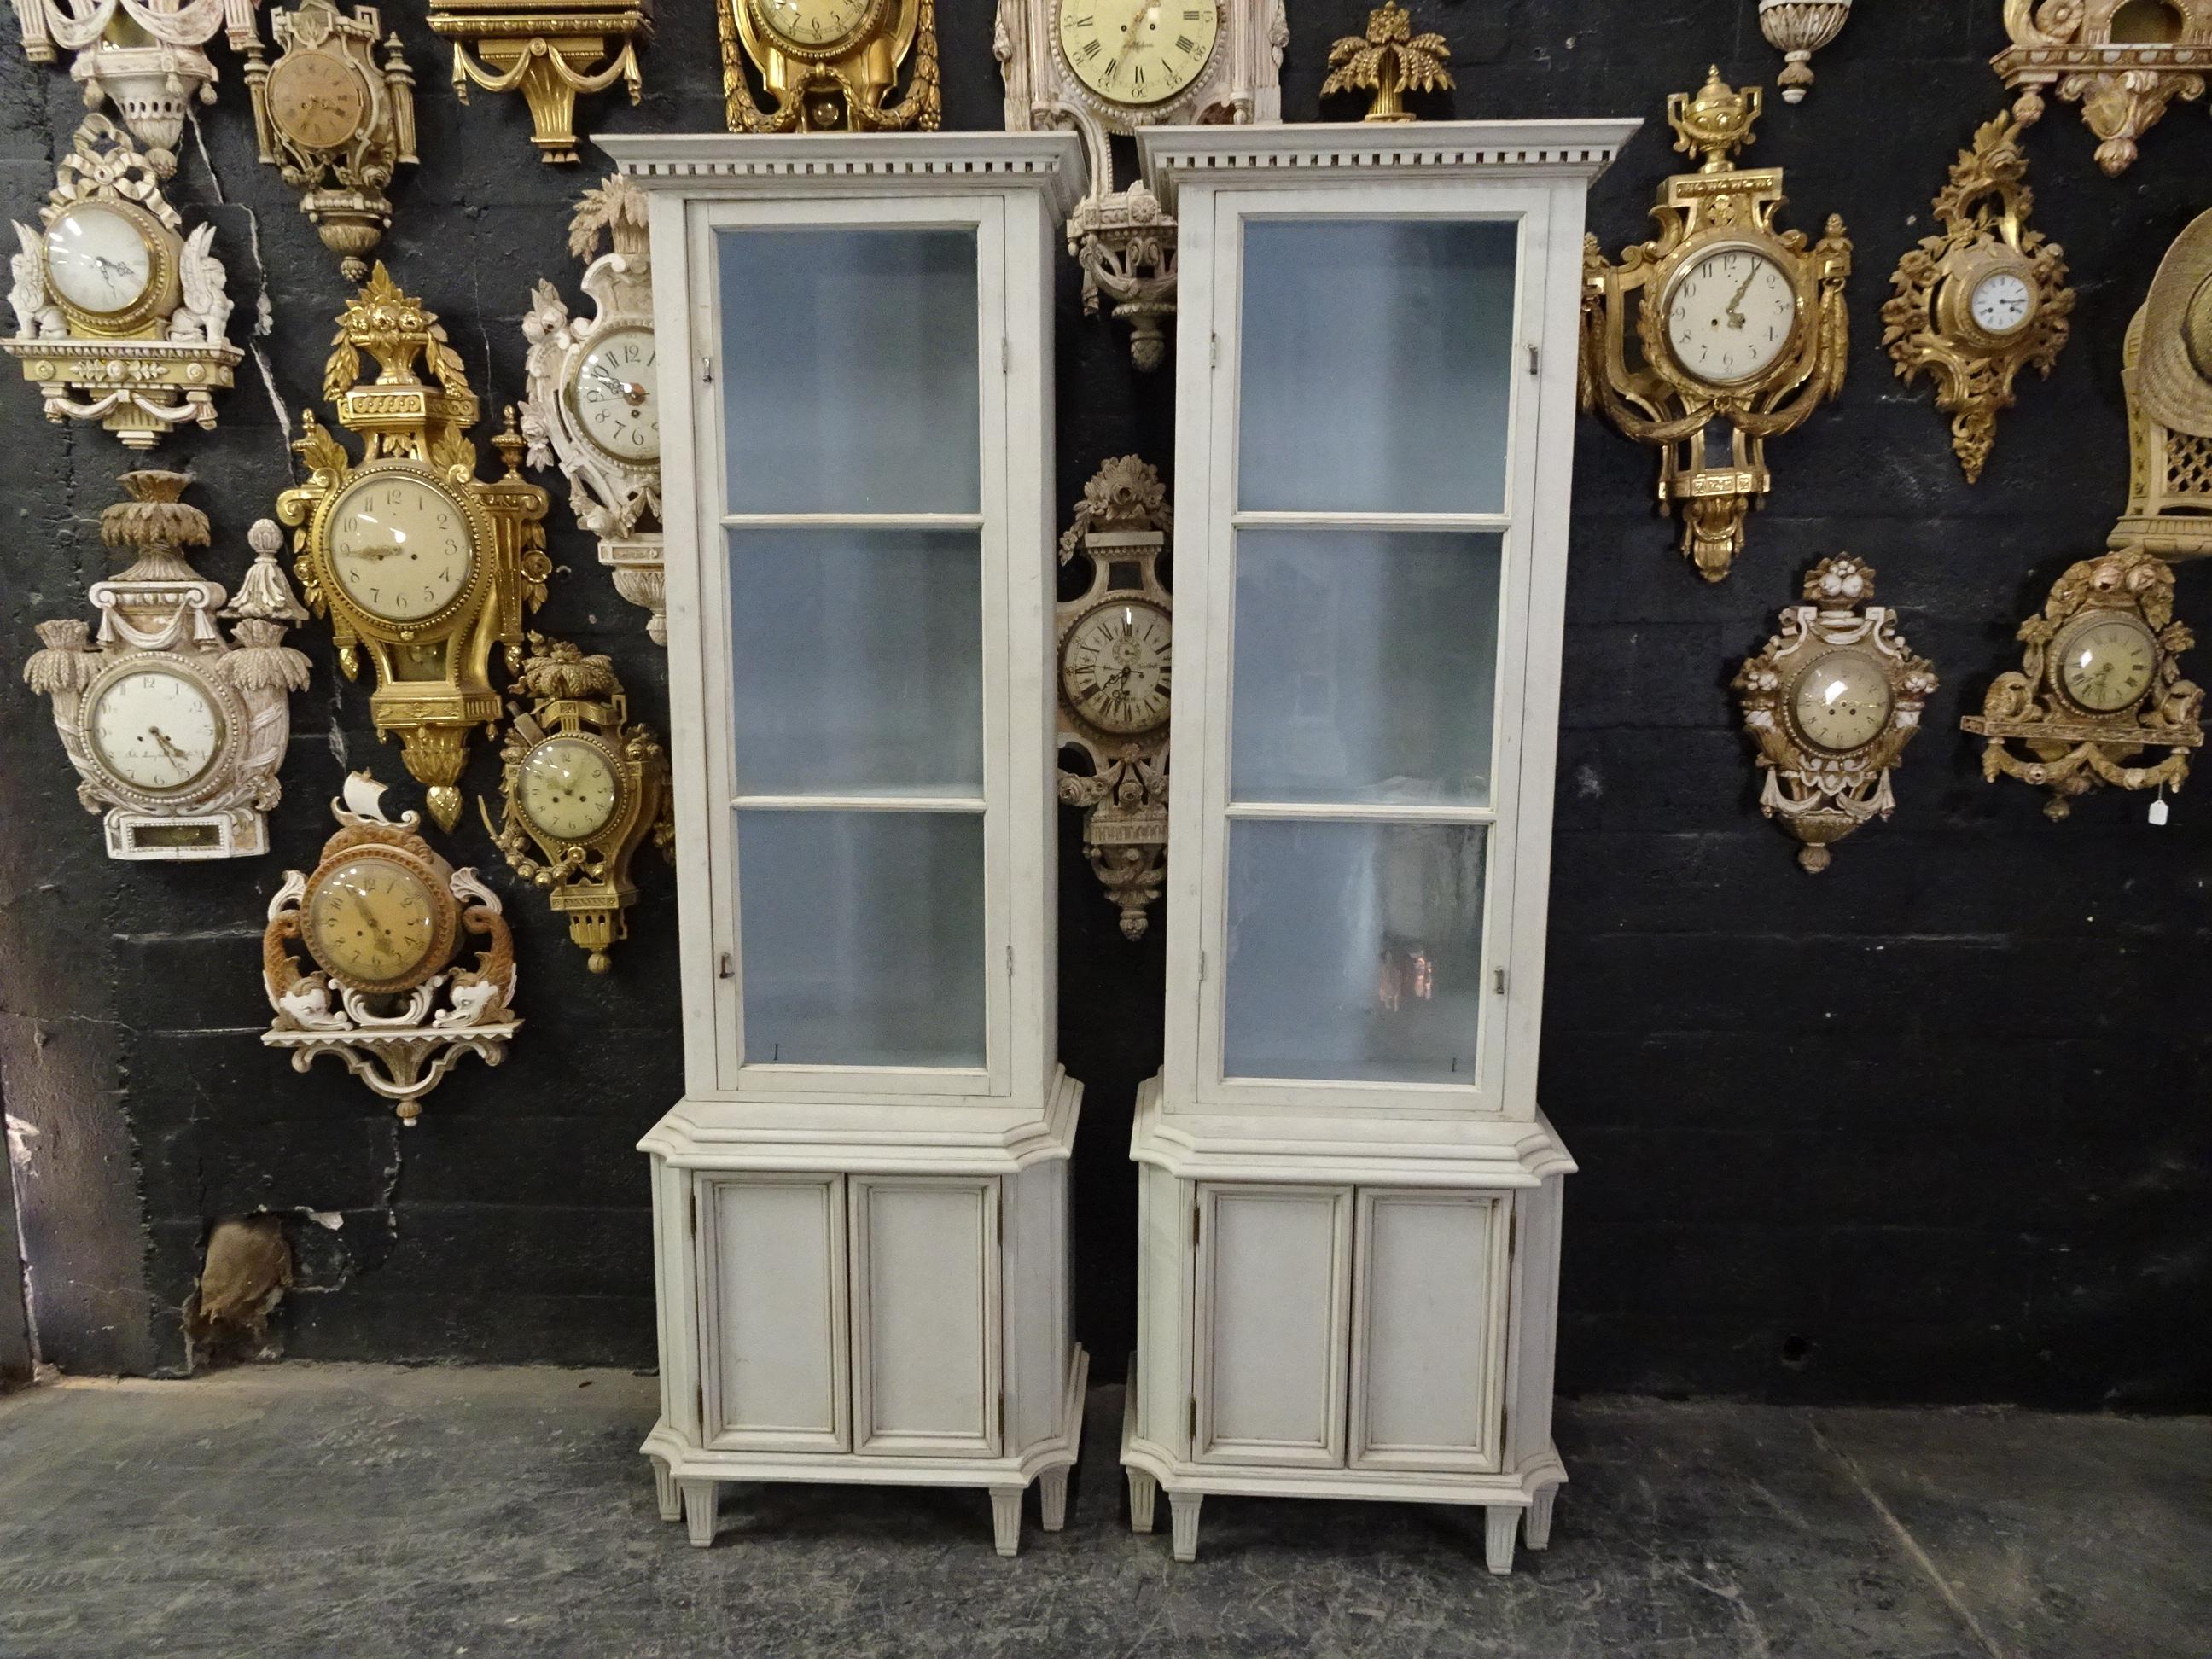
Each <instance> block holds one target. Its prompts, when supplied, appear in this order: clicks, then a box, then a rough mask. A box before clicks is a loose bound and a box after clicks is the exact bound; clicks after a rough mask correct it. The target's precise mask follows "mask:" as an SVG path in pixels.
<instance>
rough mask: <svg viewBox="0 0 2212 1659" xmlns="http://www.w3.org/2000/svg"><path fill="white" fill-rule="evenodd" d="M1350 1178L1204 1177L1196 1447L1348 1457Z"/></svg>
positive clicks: (1249, 1458) (1316, 1458) (1312, 1458)
mask: <svg viewBox="0 0 2212 1659" xmlns="http://www.w3.org/2000/svg"><path fill="white" fill-rule="evenodd" d="M1351 1256H1352V1189H1351V1188H1349V1187H1273V1186H1261V1185H1244V1184H1242V1183H1228V1184H1221V1185H1214V1184H1209V1183H1205V1182H1201V1183H1200V1186H1199V1188H1198V1286H1197V1291H1198V1294H1197V1304H1196V1311H1197V1322H1196V1333H1195V1334H1196V1342H1195V1344H1194V1352H1193V1365H1192V1370H1193V1376H1192V1383H1193V1387H1194V1401H1195V1407H1194V1418H1195V1419H1196V1420H1195V1424H1194V1429H1193V1434H1192V1440H1193V1450H1194V1455H1195V1456H1196V1458H1197V1459H1198V1460H1199V1461H1200V1462H1218V1463H1273V1464H1282V1465H1286V1466H1290V1467H1293V1468H1340V1467H1341V1466H1342V1464H1343V1462H1344V1422H1345V1419H1344V1387H1345V1372H1346V1352H1345V1308H1346V1303H1347V1301H1348V1300H1349V1299H1350V1298H1349V1294H1348V1282H1349V1277H1350V1271H1351Z"/></svg>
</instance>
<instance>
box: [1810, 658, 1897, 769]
mask: <svg viewBox="0 0 2212 1659" xmlns="http://www.w3.org/2000/svg"><path fill="white" fill-rule="evenodd" d="M1894 705H1895V695H1894V693H1893V691H1892V690H1891V689H1890V684H1889V675H1888V673H1887V671H1885V670H1884V669H1883V667H1882V665H1881V664H1880V663H1879V662H1877V661H1875V659H1874V658H1872V657H1870V656H1869V655H1867V653H1865V652H1863V651H1831V652H1829V653H1827V654H1826V656H1824V657H1818V658H1815V659H1814V660H1813V661H1812V662H1811V663H1810V664H1808V665H1807V666H1806V667H1805V669H1804V670H1803V671H1802V672H1800V673H1799V674H1798V676H1797V679H1796V684H1794V685H1793V686H1792V687H1791V688H1790V717H1791V719H1792V720H1795V721H1796V726H1797V730H1798V732H1800V733H1801V734H1802V736H1803V737H1804V738H1805V740H1806V741H1807V742H1808V743H1809V744H1813V745H1814V747H1815V748H1819V749H1824V750H1827V751H1828V752H1829V753H1830V754H1833V755H1847V754H1849V753H1850V752H1851V751H1852V750H1857V749H1863V748H1865V747H1866V746H1867V744H1870V743H1872V742H1873V741H1874V740H1875V738H1878V737H1880V736H1881V734H1882V732H1883V731H1884V730H1885V729H1886V728H1887V726H1888V725H1889V716H1890V713H1891V710H1892V708H1893V707H1894Z"/></svg>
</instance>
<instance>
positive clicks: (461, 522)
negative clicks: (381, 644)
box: [325, 472, 476, 623]
mask: <svg viewBox="0 0 2212 1659" xmlns="http://www.w3.org/2000/svg"><path fill="white" fill-rule="evenodd" d="M327 523H328V526H329V528H328V529H327V531H326V532H325V534H326V536H327V537H328V538H329V549H330V562H331V572H332V574H334V575H335V576H336V577H337V583H338V586H341V587H343V589H344V590H345V592H346V594H347V596H348V597H349V599H352V600H353V602H354V603H355V604H356V605H360V606H361V607H362V609H363V610H364V611H368V612H369V613H370V614H371V615H372V616H375V617H383V618H385V619H386V620H387V621H390V622H395V623H410V622H419V621H421V620H422V618H423V617H428V616H434V615H435V614H436V613H437V612H439V611H442V610H444V609H445V608H446V607H447V605H451V604H452V603H453V601H454V600H455V599H458V598H459V597H460V593H461V591H462V589H464V588H465V587H466V586H468V583H469V578H470V576H471V574H474V572H475V569H476V549H475V544H474V543H473V541H472V539H471V536H470V533H469V520H468V514H467V513H465V512H464V511H463V510H462V508H461V505H460V503H459V501H455V500H454V499H453V497H452V496H451V495H447V493H446V492H445V491H444V490H443V489H440V488H439V487H438V486H437V485H436V484H434V483H431V482H430V481H429V480H428V479H427V478H418V477H415V476H413V475H412V474H411V473H405V472H395V473H384V474H380V475H378V474H372V475H371V476H370V477H366V478H362V479H360V480H359V481H357V482H356V483H353V484H351V485H349V487H348V488H347V489H346V490H345V493H344V494H343V495H340V496H339V497H338V498H337V501H334V502H333V503H331V512H330V518H329V520H327Z"/></svg>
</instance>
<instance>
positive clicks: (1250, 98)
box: [992, 0, 1290, 373]
mask: <svg viewBox="0 0 2212 1659" xmlns="http://www.w3.org/2000/svg"><path fill="white" fill-rule="evenodd" d="M1289 39H1290V26H1289V24H1288V23H1287V22H1286V21H1285V19H1284V16H1283V0H1171V3H1166V4H1161V5H1152V4H1148V3H1146V0H999V15H998V28H997V32H996V34H995V35H994V40H993V44H992V50H993V51H994V52H995V53H996V54H997V56H998V59H999V68H1000V72H1001V74H1002V75H1003V76H1005V79H1006V131H1009V132H1028V131H1036V130H1042V129H1044V128H1048V127H1073V129H1074V130H1075V131H1077V132H1079V133H1080V134H1081V135H1082V137H1083V147H1084V150H1085V155H1086V157H1087V159H1088V160H1089V162H1090V170H1091V188H1090V190H1089V191H1088V193H1086V194H1085V197H1084V198H1083V200H1082V202H1081V203H1080V204H1078V205H1077V207H1076V210H1075V211H1074V213H1073V215H1071V216H1069V218H1068V222H1067V251H1068V252H1069V254H1070V255H1071V256H1072V257H1073V258H1074V260H1075V262H1076V264H1078V265H1079V266H1080V267H1081V268H1082V271H1083V308H1084V311H1085V313H1086V314H1088V315H1090V316H1094V317H1095V316H1097V314H1098V313H1099V312H1100V310H1101V309H1104V310H1106V311H1107V312H1108V313H1109V316H1110V317H1111V318H1112V319H1113V320H1114V321H1115V322H1117V323H1127V324H1128V325H1129V329H1130V337H1129V353H1130V356H1131V358H1132V359H1133V361H1134V362H1135V363H1136V366H1137V367H1138V368H1139V369H1141V370H1144V371H1146V372H1147V373H1149V372H1151V371H1152V370H1153V369H1156V368H1158V367H1159V366H1160V365H1161V363H1163V362H1165V361H1166V359H1167V345H1168V326H1167V325H1168V324H1169V322H1170V319H1173V317H1174V316H1175V296H1176V222H1175V219H1174V217H1173V216H1171V215H1170V214H1169V213H1168V212H1167V210H1165V209H1164V208H1163V207H1162V206H1161V205H1160V204H1159V200H1158V197H1155V196H1154V195H1153V194H1152V191H1149V190H1147V189H1146V187H1145V185H1143V184H1142V183H1141V182H1134V183H1132V184H1130V185H1128V186H1127V188H1126V189H1120V190H1117V189H1115V185H1114V179H1115V170H1114V152H1113V145H1112V143H1111V140H1112V138H1114V137H1128V136H1130V135H1132V134H1134V133H1137V132H1139V131H1143V130H1144V129H1146V128H1147V127H1152V126H1164V125H1243V124H1246V123H1249V122H1255V121H1266V122H1273V121H1279V120H1280V119H1282V112H1283V93H1282V85H1281V70H1282V63H1283V47H1284V46H1285V43H1286V42H1287V41H1288V40H1289Z"/></svg>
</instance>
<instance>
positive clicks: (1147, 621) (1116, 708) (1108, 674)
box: [1060, 599, 1175, 737]
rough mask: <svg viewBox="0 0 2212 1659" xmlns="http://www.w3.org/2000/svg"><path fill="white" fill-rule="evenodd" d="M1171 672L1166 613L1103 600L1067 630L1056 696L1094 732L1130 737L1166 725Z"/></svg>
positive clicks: (1139, 602) (1138, 603)
mask: <svg viewBox="0 0 2212 1659" xmlns="http://www.w3.org/2000/svg"><path fill="white" fill-rule="evenodd" d="M1174 666H1175V633H1174V624H1173V623H1170V621H1169V619H1168V614H1167V612H1165V611H1162V610H1161V609H1159V607H1158V606H1157V605H1152V604H1151V603H1150V602H1148V601H1146V600H1143V599H1109V600H1108V601H1107V602H1106V603H1105V604H1103V605H1099V606H1098V607H1097V609H1096V610H1093V611H1088V612H1086V613H1085V615H1083V616H1081V617H1078V618H1076V621H1075V625H1074V626H1073V627H1072V628H1070V629H1068V630H1067V640H1066V643H1065V644H1064V645H1062V646H1061V647H1060V694H1061V696H1065V697H1066V699H1067V702H1068V706H1069V707H1070V708H1073V709H1074V710H1075V712H1076V713H1077V714H1079V715H1081V716H1082V717H1083V719H1084V720H1085V722H1087V723H1088V724H1090V725H1091V726H1095V727H1097V729H1098V730H1099V731H1101V732H1107V733H1109V734H1110V735H1112V736H1114V737H1133V736H1135V735H1136V734H1137V733H1139V732H1150V731H1153V730H1155V729H1157V728H1158V727H1159V726H1164V725H1165V724H1166V723H1167V718H1168V709H1169V693H1170V682H1171V676H1172V673H1173V671H1174Z"/></svg>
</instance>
